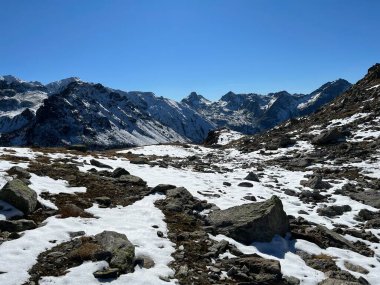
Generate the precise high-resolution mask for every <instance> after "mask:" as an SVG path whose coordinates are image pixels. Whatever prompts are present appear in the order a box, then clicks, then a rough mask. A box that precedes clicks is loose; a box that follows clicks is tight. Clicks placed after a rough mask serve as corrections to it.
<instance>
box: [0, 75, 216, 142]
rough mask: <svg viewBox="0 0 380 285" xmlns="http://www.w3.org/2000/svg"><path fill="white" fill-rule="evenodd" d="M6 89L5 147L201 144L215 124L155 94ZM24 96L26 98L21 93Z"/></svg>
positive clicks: (63, 84)
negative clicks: (187, 142)
mask: <svg viewBox="0 0 380 285" xmlns="http://www.w3.org/2000/svg"><path fill="white" fill-rule="evenodd" d="M0 82H3V83H2V84H3V85H2V86H3V88H2V96H0V97H1V99H0V100H1V106H2V112H1V114H0V129H1V131H2V136H1V144H2V145H39V146H63V145H71V144H85V145H88V146H90V147H103V148H104V147H105V148H110V147H120V146H132V145H145V144H154V143H163V142H175V141H179V142H185V141H194V142H201V141H202V140H203V139H204V137H205V136H206V135H207V133H208V131H209V130H211V129H212V128H213V125H212V123H211V122H209V121H207V120H206V119H204V118H203V117H202V116H200V115H199V114H198V113H197V112H195V111H194V110H192V109H191V108H189V107H188V106H186V105H184V104H179V103H177V102H175V101H172V100H169V99H164V98H162V97H160V98H158V97H156V96H154V94H153V93H148V92H146V93H143V92H122V91H119V90H113V89H110V88H106V87H104V86H102V85H101V84H93V83H86V82H82V81H80V80H79V79H77V78H69V79H65V80H62V81H59V82H54V83H51V84H48V85H46V86H42V85H38V86H37V87H38V89H37V87H36V86H35V85H31V88H29V86H26V87H25V88H23V85H25V84H31V83H24V82H23V81H21V80H17V79H15V80H14V81H12V83H11V84H9V82H7V81H6V80H3V81H0ZM18 92H20V93H18Z"/></svg>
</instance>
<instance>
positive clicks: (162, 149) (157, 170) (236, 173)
mask: <svg viewBox="0 0 380 285" xmlns="http://www.w3.org/2000/svg"><path fill="white" fill-rule="evenodd" d="M313 148H314V147H313V146H312V145H311V144H310V143H309V142H307V141H302V140H297V143H296V145H295V146H292V147H289V148H286V149H278V150H275V151H266V154H262V153H260V152H259V151H256V152H251V153H241V152H239V151H237V150H235V149H225V150H222V149H220V150H211V149H209V148H205V147H201V146H196V147H195V146H192V145H190V147H186V148H184V147H183V146H181V145H170V146H168V145H152V146H146V147H139V148H133V149H127V150H122V151H119V152H118V153H120V154H122V153H126V152H128V151H131V152H132V153H135V154H141V155H147V156H152V155H154V156H157V159H163V158H164V157H165V156H170V157H171V158H173V159H177V160H179V161H181V160H186V159H187V157H189V156H192V155H197V156H199V157H201V160H202V161H204V162H207V161H209V162H210V163H211V164H212V165H216V166H219V167H221V168H228V169H232V171H231V172H225V173H218V172H212V173H203V172H196V171H194V170H193V169H192V167H188V168H184V169H177V168H173V167H171V166H169V167H168V168H161V167H158V166H154V167H152V166H150V165H137V164H131V163H130V162H129V161H128V160H127V159H126V158H124V157H122V156H118V155H116V156H115V157H97V158H96V159H97V160H99V161H100V162H103V163H105V164H107V165H110V166H112V167H113V168H116V167H123V168H125V169H127V170H128V171H129V172H130V173H131V174H132V175H137V176H139V177H141V178H142V179H144V180H145V181H147V183H148V186H151V187H154V186H156V185H157V184H160V183H164V184H174V185H177V186H184V187H185V188H187V189H188V190H189V191H190V193H191V194H192V195H194V196H195V197H197V198H199V199H202V200H204V199H206V200H207V201H208V202H211V203H214V204H216V205H217V206H218V207H220V208H221V209H226V208H229V207H232V206H236V205H241V204H244V203H251V201H249V200H246V199H244V196H247V195H253V196H255V197H256V198H257V200H258V201H263V200H266V199H268V198H270V197H271V196H272V195H277V196H279V197H280V198H281V201H282V203H283V206H284V210H285V212H286V213H287V214H289V215H293V216H296V217H297V216H302V217H303V218H305V219H307V220H308V221H310V222H314V223H318V224H321V225H324V226H326V227H327V228H333V224H343V225H347V226H350V227H357V226H359V224H360V223H359V222H358V221H356V220H355V216H356V215H357V213H358V212H359V211H360V210H361V209H368V210H371V211H376V210H377V209H375V208H372V207H370V206H367V205H364V204H362V203H360V202H358V201H354V200H352V199H351V198H349V197H347V196H341V195H338V194H335V193H334V192H335V190H337V189H340V188H341V187H342V185H344V184H346V183H348V182H350V183H355V181H349V180H347V179H342V180H336V181H329V182H330V183H331V184H332V185H333V187H332V188H331V189H328V190H327V191H326V192H325V193H324V194H325V195H331V196H330V197H329V199H328V200H327V202H324V203H319V204H318V206H317V207H312V205H310V204H305V203H303V202H301V201H300V200H299V199H298V197H293V196H288V195H286V194H284V189H291V190H294V191H296V192H299V191H301V190H303V189H305V188H304V187H302V186H301V185H300V181H301V180H303V179H305V178H304V176H305V175H306V174H311V173H312V169H311V168H307V169H305V170H304V171H290V170H286V169H284V168H282V167H279V166H266V167H265V168H264V170H262V171H257V169H256V168H255V166H248V167H247V168H246V169H243V168H242V165H244V164H246V165H249V164H251V163H252V162H254V163H260V162H264V161H267V160H270V159H273V158H276V157H281V156H288V155H289V154H290V153H291V152H292V151H294V150H295V149H299V150H301V151H302V152H304V153H307V152H310V151H312V150H313ZM0 151H2V152H3V153H8V152H10V151H11V152H13V153H14V155H16V154H18V155H25V156H28V157H30V158H33V157H35V156H36V154H35V153H33V151H31V150H30V149H17V148H15V149H10V150H6V149H0ZM208 154H212V156H218V157H219V158H218V159H217V162H214V161H212V159H211V158H210V157H212V156H209V155H208ZM47 156H49V157H51V158H64V157H71V158H72V159H76V160H77V162H78V163H79V164H80V163H83V166H80V170H81V171H87V170H89V169H90V168H93V167H94V166H92V165H90V164H89V163H88V161H89V160H90V159H92V158H93V157H92V156H91V155H84V156H78V158H75V157H73V156H71V155H70V154H48V155H47ZM379 159H380V154H379V156H378V157H372V158H370V159H368V160H367V161H363V162H360V163H349V164H348V163H347V164H344V165H342V166H341V167H348V166H350V167H358V168H359V169H361V171H362V172H363V174H365V175H368V176H371V175H372V176H373V177H376V176H377V175H379V173H380V166H379V165H380V164H379V163H378V160H379ZM12 165H13V164H12V163H9V162H1V163H0V182H1V181H2V182H1V183H3V184H4V183H6V180H7V177H6V175H5V174H3V173H2V172H1V171H5V170H7V169H9V168H10V167H11V166H12ZM314 166H315V165H314ZM321 166H324V167H332V168H333V167H334V166H331V165H330V164H327V163H326V165H321ZM99 170H100V169H99ZM249 171H254V172H255V173H257V174H258V175H259V177H260V182H252V183H253V187H252V188H245V187H239V186H238V184H239V183H240V182H242V181H244V177H245V176H246V175H247V173H248V172H249ZM379 178H380V177H379ZM1 179H3V180H1ZM31 182H32V184H31V186H30V187H31V188H33V189H35V190H36V191H37V193H38V194H41V193H42V192H45V191H48V192H51V193H72V194H73V195H75V192H83V191H85V188H83V187H79V188H78V187H69V186H68V184H67V182H66V181H64V180H54V179H51V178H49V177H40V176H37V175H32V178H31ZM223 182H230V183H231V184H232V185H231V186H230V187H227V186H224V185H223ZM163 197H164V196H160V195H151V196H147V197H145V198H144V199H142V200H140V201H138V202H136V203H134V204H133V205H131V206H127V207H120V206H119V207H116V208H106V209H104V208H99V207H98V206H97V205H94V206H93V207H91V208H90V209H88V210H87V211H88V212H90V213H92V214H94V215H95V216H96V217H97V219H84V218H67V219H58V218H56V217H50V218H48V219H47V220H46V224H45V225H44V226H42V227H40V228H37V229H35V230H32V231H26V232H25V233H24V235H23V236H22V237H21V238H19V239H17V240H13V241H9V242H5V243H3V244H2V245H0V255H1V256H2V257H3V256H4V258H1V259H0V271H5V272H7V273H5V274H0V284H5V285H8V284H9V285H10V284H12V285H13V284H21V283H22V282H23V281H25V280H26V279H27V277H28V275H27V269H28V268H30V267H31V266H32V265H33V264H34V263H35V260H36V257H37V256H38V254H39V253H41V252H43V251H45V250H46V249H47V248H51V247H53V246H54V245H56V244H58V243H60V242H63V241H67V240H69V236H68V232H69V231H77V230H84V231H85V232H86V234H87V235H94V234H96V233H99V232H101V231H103V230H114V231H117V232H121V233H125V234H126V235H127V236H128V238H129V239H130V240H131V242H132V243H134V244H135V245H138V247H136V254H137V255H140V254H141V255H148V256H150V257H151V258H153V259H154V261H155V263H156V266H155V267H153V268H152V269H137V270H136V271H135V272H134V273H133V274H127V275H122V276H121V277H120V278H118V279H116V280H114V281H112V282H111V283H112V284H126V283H131V284H161V283H162V282H163V281H162V280H160V279H159V276H160V275H163V276H171V275H173V271H172V270H171V269H170V268H169V267H168V263H169V262H170V261H172V260H173V259H172V257H171V256H170V254H171V253H172V252H173V251H174V247H173V246H174V245H173V244H172V243H171V242H170V241H169V240H168V239H162V238H158V237H157V234H156V229H154V228H152V225H158V226H159V230H161V231H163V232H164V234H166V233H167V228H166V224H165V222H164V221H163V219H164V215H163V213H162V212H161V211H160V210H159V209H157V208H156V207H155V206H154V201H156V200H157V199H161V198H163ZM39 199H40V201H41V202H44V203H49V202H50V201H43V200H41V198H39ZM1 205H3V204H1ZM324 205H325V206H329V205H350V206H351V208H352V211H349V212H346V213H344V214H343V215H341V216H339V217H334V218H328V217H324V216H319V215H318V213H317V209H318V208H319V207H323V206H324ZM5 206H6V207H9V206H8V205H5ZM50 206H54V204H52V203H51V202H50ZM300 210H302V211H305V212H306V213H307V214H299V211H300ZM1 214H2V213H1V212H0V219H1V218H2V219H4V218H8V217H6V216H5V215H4V214H3V216H1ZM204 214H207V212H204ZM371 231H372V232H373V233H374V234H379V233H380V230H378V231H377V230H371ZM212 238H214V239H217V240H220V239H226V240H228V241H229V242H231V243H233V244H235V245H236V246H237V247H238V248H239V249H240V250H242V251H243V252H245V253H257V254H259V255H261V256H263V257H265V258H272V259H276V260H279V261H280V263H281V270H282V273H283V274H284V275H288V276H295V277H297V278H299V279H300V280H301V284H303V285H316V284H317V283H318V282H320V281H321V280H323V279H324V278H325V276H324V274H323V273H322V272H320V271H317V270H314V269H312V268H310V267H309V266H307V265H306V264H305V262H304V261H303V260H302V259H301V258H300V257H299V256H298V255H296V254H295V250H303V251H306V252H308V253H310V254H327V255H330V256H332V257H333V258H334V259H335V260H336V263H337V265H338V266H339V267H341V268H342V269H345V268H344V261H345V260H348V261H350V262H352V263H355V264H358V265H361V266H363V267H364V268H366V269H367V270H369V272H370V273H369V274H367V275H361V274H358V273H355V272H350V273H351V274H353V275H355V276H356V277H360V276H363V277H364V278H366V279H367V280H368V281H369V282H371V284H376V282H377V280H378V279H379V278H380V276H379V272H380V270H379V267H380V263H379V261H377V259H376V256H380V248H379V246H378V244H376V243H371V244H370V247H371V248H372V249H373V250H374V251H375V257H365V256H362V255H360V254H357V253H354V252H352V251H348V250H342V249H337V248H327V249H321V248H319V247H318V246H317V245H315V244H313V243H310V242H307V241H304V240H300V239H297V240H290V239H289V238H281V237H275V238H274V239H273V240H272V242H270V243H255V244H253V245H251V246H244V245H242V244H239V243H238V242H236V241H234V240H232V239H230V238H228V237H225V236H221V235H218V236H216V237H212ZM346 238H347V239H349V240H352V241H356V240H358V239H357V238H354V237H351V236H346ZM51 240H57V242H56V243H55V244H52V243H50V242H49V241H51ZM363 242H366V241H363ZM226 255H227V256H230V257H231V256H232V255H231V253H226ZM5 260H7V261H9V262H6V261H5ZM15 264H16V265H17V266H15ZM104 266H106V263H104V262H96V263H92V262H88V263H84V264H82V265H81V266H79V267H76V268H71V269H70V271H69V272H68V273H67V274H66V275H65V276H61V277H44V278H43V279H42V280H40V283H41V284H44V285H47V284H74V283H75V282H79V283H84V284H99V282H98V281H97V280H96V279H95V278H94V277H93V275H92V272H93V271H95V270H97V269H100V268H103V267H104ZM345 270H346V269H345ZM9 276H16V278H15V279H12V282H13V283H11V281H10V280H11V279H10V277H9ZM173 282H175V281H174V280H172V283H173ZM162 284H164V283H162ZM173 284H174V283H173Z"/></svg>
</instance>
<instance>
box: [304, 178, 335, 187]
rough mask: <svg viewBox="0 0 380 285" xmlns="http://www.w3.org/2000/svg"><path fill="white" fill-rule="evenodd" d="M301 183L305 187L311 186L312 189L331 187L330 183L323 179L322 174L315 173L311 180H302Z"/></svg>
mask: <svg viewBox="0 0 380 285" xmlns="http://www.w3.org/2000/svg"><path fill="white" fill-rule="evenodd" d="M300 184H301V185H302V186H304V187H309V188H311V189H329V188H331V185H330V183H328V182H325V181H322V177H321V176H320V175H314V176H313V177H310V178H309V180H302V181H301V182H300Z"/></svg>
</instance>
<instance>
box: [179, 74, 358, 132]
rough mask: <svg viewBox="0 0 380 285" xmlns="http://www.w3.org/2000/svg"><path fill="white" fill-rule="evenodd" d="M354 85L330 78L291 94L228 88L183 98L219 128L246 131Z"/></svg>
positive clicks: (311, 107)
mask: <svg viewBox="0 0 380 285" xmlns="http://www.w3.org/2000/svg"><path fill="white" fill-rule="evenodd" d="M350 87H351V84H350V83H349V82H347V81H346V80H343V79H338V80H335V81H333V82H328V83H326V84H324V85H322V86H321V87H320V88H318V89H317V90H315V91H313V92H312V93H310V94H306V95H305V94H289V93H288V92H286V91H281V92H277V93H270V94H268V95H260V94H254V93H250V94H235V93H233V92H228V93H227V94H225V95H224V96H223V97H222V98H221V99H220V100H218V101H216V102H211V101H209V100H207V99H205V98H204V97H203V96H202V95H198V94H197V93H195V92H193V93H191V94H190V95H189V96H188V97H186V98H185V99H183V100H182V102H183V103H186V104H188V105H189V106H191V107H192V108H194V109H195V110H197V111H198V112H199V113H201V114H202V115H203V116H205V117H206V118H207V119H209V120H210V121H211V122H213V123H214V124H215V125H216V126H217V127H218V128H221V127H228V128H230V129H231V130H234V131H238V132H241V133H243V134H255V133H259V132H262V131H265V130H268V129H270V128H272V127H274V126H276V125H278V124H279V123H281V122H283V121H286V120H288V119H290V118H294V117H298V116H303V115H308V114H311V113H313V112H315V111H316V110H318V109H319V108H320V107H321V106H323V105H324V104H326V103H328V102H329V101H331V100H332V99H334V98H335V97H337V96H338V95H340V94H342V93H343V92H345V91H346V90H347V89H349V88H350Z"/></svg>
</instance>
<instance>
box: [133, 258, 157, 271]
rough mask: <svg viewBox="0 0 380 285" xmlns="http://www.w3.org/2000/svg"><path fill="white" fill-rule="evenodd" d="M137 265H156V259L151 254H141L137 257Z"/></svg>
mask: <svg viewBox="0 0 380 285" xmlns="http://www.w3.org/2000/svg"><path fill="white" fill-rule="evenodd" d="M135 265H138V266H140V267H141V268H146V269H149V268H152V267H154V265H155V263H154V260H153V259H152V258H150V257H149V256H145V255H141V256H138V257H136V259H135Z"/></svg>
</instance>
